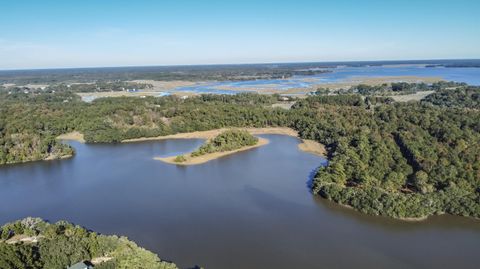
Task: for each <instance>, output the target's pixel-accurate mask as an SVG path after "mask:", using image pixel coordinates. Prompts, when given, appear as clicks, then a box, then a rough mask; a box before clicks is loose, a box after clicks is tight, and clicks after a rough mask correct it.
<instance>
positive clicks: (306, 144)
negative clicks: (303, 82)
mask: <svg viewBox="0 0 480 269" xmlns="http://www.w3.org/2000/svg"><path fill="white" fill-rule="evenodd" d="M229 129H231V128H222V129H215V130H210V131H199V132H191V133H179V134H174V135H166V136H157V137H142V138H135V139H127V140H124V141H122V143H132V142H141V141H153V140H165V139H210V138H213V137H215V136H217V135H219V134H220V133H222V132H224V131H226V130H229ZM237 129H240V130H246V131H247V132H249V133H250V134H252V135H262V134H265V135H267V134H278V135H287V136H293V137H297V138H298V133H297V131H295V130H293V129H291V128H287V127H267V128H237ZM298 148H299V149H300V150H301V151H304V152H307V153H311V154H315V155H318V156H321V157H325V156H326V153H327V150H326V149H325V146H324V145H322V144H320V143H318V142H316V141H313V140H306V139H302V143H300V144H298Z"/></svg>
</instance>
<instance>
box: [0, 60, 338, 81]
mask: <svg viewBox="0 0 480 269" xmlns="http://www.w3.org/2000/svg"><path fill="white" fill-rule="evenodd" d="M325 72H331V71H330V70H329V69H327V68H324V66H323V65H319V64H315V63H293V64H252V65H211V66H152V67H114V68H77V69H50V70H15V71H0V85H1V84H4V83H15V84H17V85H25V84H61V83H85V82H105V81H131V80H160V81H174V80H183V81H228V80H230V81H241V80H255V79H281V78H289V77H292V76H295V75H305V76H309V75H315V74H320V73H325Z"/></svg>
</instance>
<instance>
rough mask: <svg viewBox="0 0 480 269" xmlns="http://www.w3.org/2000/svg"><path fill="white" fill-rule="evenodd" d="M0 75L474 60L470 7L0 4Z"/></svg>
mask: <svg viewBox="0 0 480 269" xmlns="http://www.w3.org/2000/svg"><path fill="white" fill-rule="evenodd" d="M0 10H1V16H0V69H17V68H18V69H23V68H53V67H89V66H131V65H176V64H215V63H219V64H224V63H258V62H297V61H301V62H305V61H344V60H345V61H350V60H401V59H446V58H480V16H478V11H479V10H480V1H478V0H455V1H443V0H435V1H433V0H432V1H428V0H417V1H409V0H403V1H397V0H391V1H386V0H383V1H368V0H363V1H358V0H335V1H333V0H330V1H321V0H316V1H310V0H291V1H282V0H276V1H268V0H266V1H261V0H257V1H251V0H241V1H240V0H239V1H227V0H224V1H214V0H203V1H202V0H197V1H188V0H158V1H147V0H144V1H140V0H136V1H121V0H116V1H110V0H101V1H100V0H69V1H66V0H58V1H52V0H50V1H49V0H42V1H38V0H31V1H26V0H0Z"/></svg>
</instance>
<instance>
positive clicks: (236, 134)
mask: <svg viewBox="0 0 480 269" xmlns="http://www.w3.org/2000/svg"><path fill="white" fill-rule="evenodd" d="M257 142H258V138H256V137H255V136H253V135H251V134H250V133H249V132H247V131H245V130H227V131H224V132H222V133H221V134H219V135H217V136H216V137H214V138H212V139H210V140H209V141H207V142H206V143H205V144H203V145H202V146H200V148H198V149H197V150H195V151H194V152H192V157H197V156H201V155H205V154H208V153H214V152H223V151H230V150H236V149H239V148H243V147H248V146H253V145H255V144H257Z"/></svg>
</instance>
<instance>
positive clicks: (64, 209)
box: [0, 135, 480, 269]
mask: <svg viewBox="0 0 480 269" xmlns="http://www.w3.org/2000/svg"><path fill="white" fill-rule="evenodd" d="M264 137H266V138H268V139H270V141H271V143H270V144H268V145H267V146H264V147H261V148H257V149H253V150H250V151H247V152H241V153H238V154H236V155H232V156H228V157H225V158H221V159H218V160H214V161H211V162H209V163H206V164H203V165H198V166H191V167H177V166H174V165H169V164H164V163H162V162H159V161H155V160H153V159H152V158H153V157H154V156H159V155H173V154H176V153H180V152H186V151H189V150H191V149H193V148H195V147H197V146H198V145H200V144H201V143H202V141H200V140H169V141H155V142H141V143H134V144H121V145H83V144H79V143H72V144H73V146H74V147H75V148H76V150H77V155H76V156H75V157H74V158H72V159H70V160H63V161H52V162H36V163H30V164H22V165H15V166H6V167H2V168H0V223H5V222H8V221H12V220H15V219H19V218H23V217H26V216H38V217H42V218H45V219H47V220H50V221H57V220H60V219H65V220H68V221H71V222H74V223H78V224H80V225H83V226H86V227H87V228H89V229H92V230H95V231H97V232H100V233H105V234H119V235H126V236H128V237H129V238H130V239H132V240H134V241H136V242H137V243H138V244H139V245H141V246H143V247H145V248H147V249H149V250H152V251H154V252H156V253H158V254H159V256H160V257H162V258H164V259H168V260H173V261H175V262H176V263H177V264H178V265H179V266H182V267H189V266H193V265H195V264H198V265H201V266H205V267H206V268H209V269H217V268H222V269H225V268H229V269H235V268H478V265H479V264H480V255H479V254H478V251H479V250H480V222H479V221H474V220H471V219H467V218H460V217H452V216H441V217H434V218H431V219H429V220H428V221H426V222H421V223H406V222H401V221H395V220H391V219H386V218H381V217H371V216H365V215H362V214H359V213H357V212H354V211H352V210H349V209H345V208H342V207H340V206H337V205H334V204H332V203H330V202H328V201H324V200H322V199H320V198H318V197H314V196H312V195H311V194H310V193H309V189H308V187H307V182H308V179H309V176H310V174H311V172H312V171H313V170H314V169H315V168H316V167H318V166H319V165H321V164H322V163H323V164H324V163H325V161H324V160H322V159H321V158H319V157H317V156H313V155H310V154H307V153H303V152H301V151H299V150H298V149H297V144H298V142H299V141H298V140H297V139H296V138H292V137H287V136H279V135H266V136H264Z"/></svg>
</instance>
